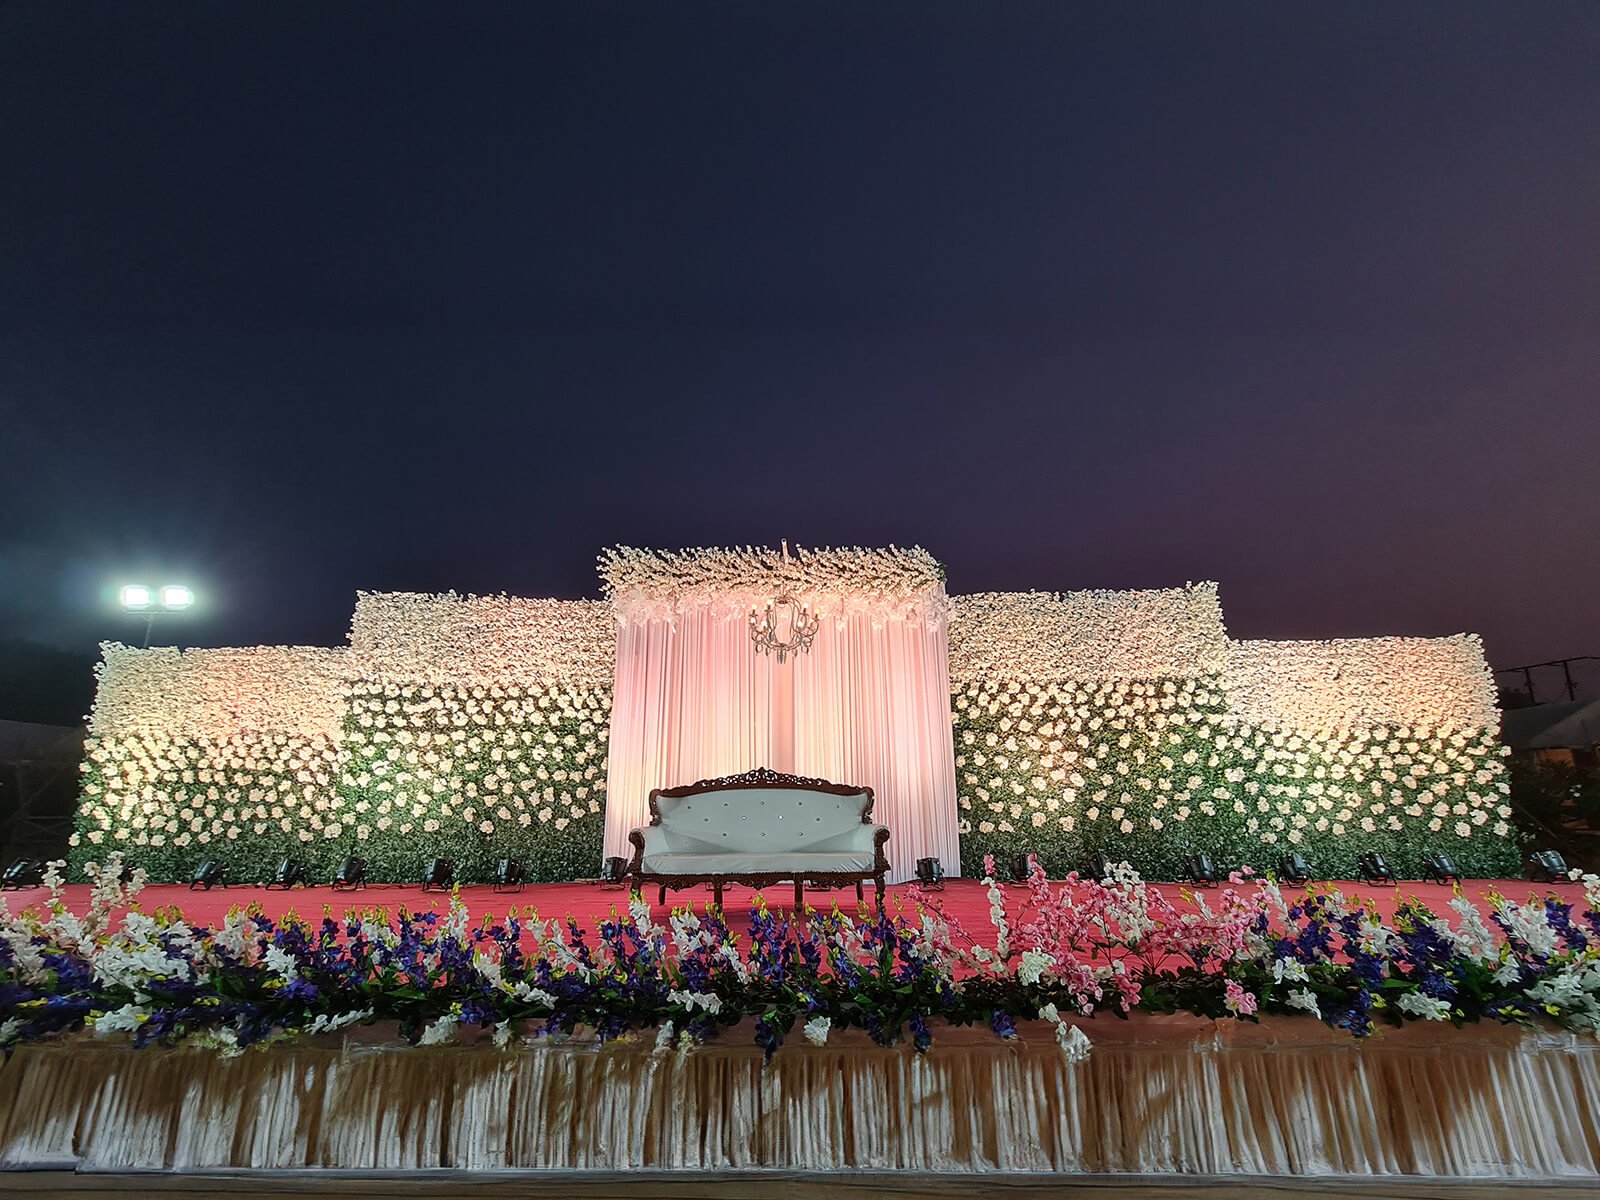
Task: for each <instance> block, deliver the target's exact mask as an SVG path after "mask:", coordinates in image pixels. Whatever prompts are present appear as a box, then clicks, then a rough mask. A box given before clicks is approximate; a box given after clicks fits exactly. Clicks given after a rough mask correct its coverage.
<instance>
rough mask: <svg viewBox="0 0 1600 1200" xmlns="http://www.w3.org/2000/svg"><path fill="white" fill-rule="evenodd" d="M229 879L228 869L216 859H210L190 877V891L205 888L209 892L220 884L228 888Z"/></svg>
mask: <svg viewBox="0 0 1600 1200" xmlns="http://www.w3.org/2000/svg"><path fill="white" fill-rule="evenodd" d="M227 878H228V868H227V867H225V866H223V865H222V864H221V863H219V862H218V861H217V860H216V859H214V858H208V859H206V860H205V861H204V862H202V863H201V864H200V865H199V866H198V867H196V868H195V869H194V874H193V875H191V876H189V890H190V891H191V892H192V891H194V890H195V888H205V890H206V891H208V892H209V891H210V890H211V889H212V888H214V887H216V886H217V884H219V883H220V884H222V886H223V887H224V888H226V887H227V886H228V884H227Z"/></svg>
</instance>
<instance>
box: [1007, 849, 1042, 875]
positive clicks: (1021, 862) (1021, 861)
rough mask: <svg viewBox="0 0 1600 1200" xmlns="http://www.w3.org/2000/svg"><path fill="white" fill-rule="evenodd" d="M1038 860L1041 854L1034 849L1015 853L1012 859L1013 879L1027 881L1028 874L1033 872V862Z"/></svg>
mask: <svg viewBox="0 0 1600 1200" xmlns="http://www.w3.org/2000/svg"><path fill="white" fill-rule="evenodd" d="M1038 861H1039V856H1038V855H1037V854H1035V853H1034V852H1033V851H1032V850H1024V851H1023V852H1022V853H1021V854H1018V855H1014V856H1013V857H1012V859H1011V881H1012V882H1013V883H1027V882H1028V876H1030V875H1032V874H1033V864H1034V863H1036V862H1038Z"/></svg>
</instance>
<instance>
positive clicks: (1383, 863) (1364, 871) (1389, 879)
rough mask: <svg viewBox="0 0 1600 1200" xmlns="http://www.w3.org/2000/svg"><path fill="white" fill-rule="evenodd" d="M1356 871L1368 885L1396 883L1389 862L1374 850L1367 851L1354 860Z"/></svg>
mask: <svg viewBox="0 0 1600 1200" xmlns="http://www.w3.org/2000/svg"><path fill="white" fill-rule="evenodd" d="M1356 869H1357V870H1359V871H1360V872H1361V878H1362V879H1364V880H1366V881H1367V882H1368V883H1372V884H1378V883H1396V882H1398V880H1396V879H1395V875H1394V869H1393V868H1392V867H1390V866H1389V860H1388V859H1386V858H1384V856H1383V855H1381V854H1379V853H1378V852H1377V851H1376V850H1369V851H1367V852H1366V853H1365V854H1363V855H1361V856H1360V857H1359V858H1357V859H1356Z"/></svg>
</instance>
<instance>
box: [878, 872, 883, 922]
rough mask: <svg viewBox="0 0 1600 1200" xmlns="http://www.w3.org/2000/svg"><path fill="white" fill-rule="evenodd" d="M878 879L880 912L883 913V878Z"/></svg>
mask: <svg viewBox="0 0 1600 1200" xmlns="http://www.w3.org/2000/svg"><path fill="white" fill-rule="evenodd" d="M877 879H878V911H879V912H880V913H881V912H882V911H883V876H882V875H879V876H878V877H877Z"/></svg>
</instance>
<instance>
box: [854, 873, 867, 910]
mask: <svg viewBox="0 0 1600 1200" xmlns="http://www.w3.org/2000/svg"><path fill="white" fill-rule="evenodd" d="M861 883H862V881H861V880H859V879H858V880H856V903H857V904H860V903H862V902H863V901H864V900H866V898H867V897H866V894H865V893H864V892H863V891H862V890H861Z"/></svg>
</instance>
